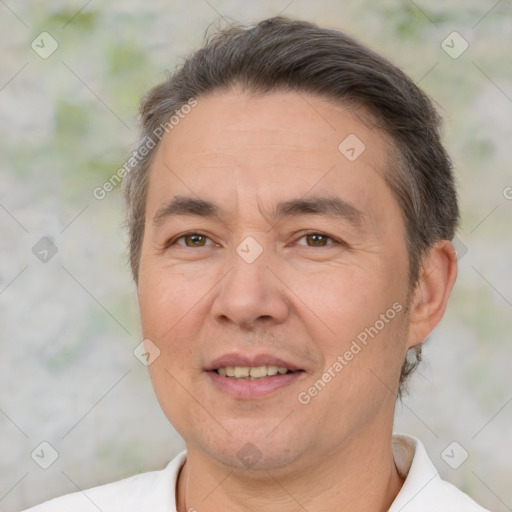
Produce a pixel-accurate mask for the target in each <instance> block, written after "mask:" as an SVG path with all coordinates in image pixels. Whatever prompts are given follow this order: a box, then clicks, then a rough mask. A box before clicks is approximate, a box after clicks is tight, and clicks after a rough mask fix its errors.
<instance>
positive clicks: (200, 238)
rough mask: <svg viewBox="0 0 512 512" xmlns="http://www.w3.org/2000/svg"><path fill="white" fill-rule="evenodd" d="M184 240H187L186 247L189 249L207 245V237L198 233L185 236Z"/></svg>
mask: <svg viewBox="0 0 512 512" xmlns="http://www.w3.org/2000/svg"><path fill="white" fill-rule="evenodd" d="M182 238H183V239H184V240H185V245H186V246H187V247H203V246H204V245H205V243H206V237H205V236H204V235H199V234H197V233H192V234H190V235H183V237H182Z"/></svg>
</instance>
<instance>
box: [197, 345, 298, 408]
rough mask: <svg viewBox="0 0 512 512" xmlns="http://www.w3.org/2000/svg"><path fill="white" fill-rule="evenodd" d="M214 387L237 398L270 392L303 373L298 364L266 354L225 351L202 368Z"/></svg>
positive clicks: (256, 397) (285, 385)
mask: <svg viewBox="0 0 512 512" xmlns="http://www.w3.org/2000/svg"><path fill="white" fill-rule="evenodd" d="M205 371H206V374H207V375H208V376H209V377H210V382H211V383H212V384H213V386H214V388H215V389H217V390H218V391H220V392H221V393H222V394H223V395H228V396H230V397H232V398H236V399H239V400H255V399H263V398H267V397H271V396H273V395H274V394H275V393H277V392H279V391H281V390H284V389H285V388H287V387H289V386H292V385H293V384H294V383H297V382H299V381H301V380H302V379H303V378H305V376H306V373H307V372H306V370H305V369H303V368H300V367H299V366H298V365H296V364H294V363H291V362H289V361H285V360H284V359H280V358H277V357H274V356H270V355H269V354H259V355H255V356H252V357H249V356H246V355H241V354H226V355H224V356H222V357H219V358H217V359H215V360H214V361H212V362H211V364H210V365H209V366H208V367H206V368H205Z"/></svg>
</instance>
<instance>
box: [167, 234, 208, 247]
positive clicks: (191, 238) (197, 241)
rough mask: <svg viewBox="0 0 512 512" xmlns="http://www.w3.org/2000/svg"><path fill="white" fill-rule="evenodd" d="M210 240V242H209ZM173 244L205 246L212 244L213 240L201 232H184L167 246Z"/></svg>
mask: <svg viewBox="0 0 512 512" xmlns="http://www.w3.org/2000/svg"><path fill="white" fill-rule="evenodd" d="M208 242H209V243H208ZM173 245H181V246H182V247H191V248H192V247H205V246H208V245H212V242H211V240H210V239H209V238H208V237H207V236H206V235H203V234H201V233H184V234H183V235H181V236H178V237H176V238H174V239H173V240H171V241H170V242H168V243H167V244H166V247H167V248H170V247H172V246H173Z"/></svg>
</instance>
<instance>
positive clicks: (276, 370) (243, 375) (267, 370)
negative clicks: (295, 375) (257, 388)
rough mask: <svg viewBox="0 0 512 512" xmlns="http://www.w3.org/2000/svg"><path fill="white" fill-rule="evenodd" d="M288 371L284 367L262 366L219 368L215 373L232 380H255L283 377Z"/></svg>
mask: <svg viewBox="0 0 512 512" xmlns="http://www.w3.org/2000/svg"><path fill="white" fill-rule="evenodd" d="M289 371H290V370H288V368H285V367H284V366H275V365H270V364H269V365H266V364H265V365H262V366H221V367H220V368H217V370H216V372H217V373H218V374H219V375H221V376H222V377H230V378H232V379H243V380H255V379H264V378H265V377H272V376H274V375H278V374H279V375H284V374H286V373H288V372H289Z"/></svg>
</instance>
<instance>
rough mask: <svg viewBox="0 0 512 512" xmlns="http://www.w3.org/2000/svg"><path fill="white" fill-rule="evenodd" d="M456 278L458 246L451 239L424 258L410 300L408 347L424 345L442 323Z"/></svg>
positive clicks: (438, 245)
mask: <svg viewBox="0 0 512 512" xmlns="http://www.w3.org/2000/svg"><path fill="white" fill-rule="evenodd" d="M456 278H457V253H456V252H455V247H454V246H453V244H452V242H450V241H449V240H440V241H439V242H437V243H436V244H435V245H434V246H433V247H432V249H431V250H430V251H429V253H428V254H427V255H425V257H424V258H423V261H422V264H421V268H420V274H419V279H418V284H417V285H416V288H415V290H414V292H413V294H412V297H411V301H410V313H409V336H408V348H410V347H412V346H414V345H418V344H419V343H423V342H424V341H425V339H426V338H427V336H428V335H429V334H430V333H431V332H432V330H433V329H434V327H435V326H436V325H437V324H438V323H439V322H440V320H441V318H442V317H443V315H444V312H445V310H446V304H447V303H448V298H449V297H450V293H451V291H452V288H453V285H454V283H455V279H456Z"/></svg>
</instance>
